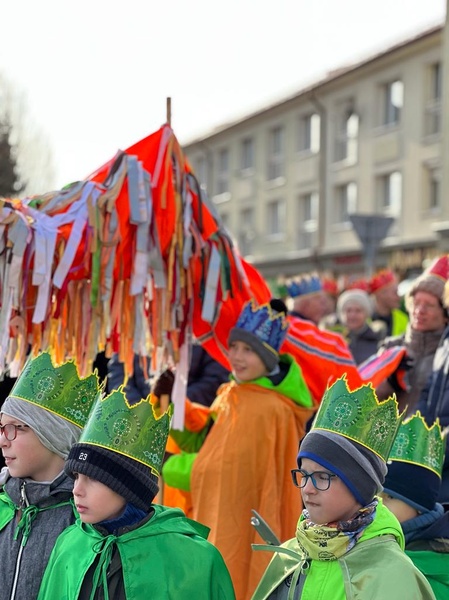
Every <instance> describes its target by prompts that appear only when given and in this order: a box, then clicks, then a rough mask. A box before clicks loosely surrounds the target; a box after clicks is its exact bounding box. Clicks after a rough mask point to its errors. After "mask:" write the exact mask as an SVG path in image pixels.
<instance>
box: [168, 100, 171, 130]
mask: <svg viewBox="0 0 449 600" xmlns="http://www.w3.org/2000/svg"><path fill="white" fill-rule="evenodd" d="M167 123H168V124H169V125H170V126H171V98H170V97H168V98H167Z"/></svg>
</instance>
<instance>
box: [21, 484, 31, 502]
mask: <svg viewBox="0 0 449 600" xmlns="http://www.w3.org/2000/svg"><path fill="white" fill-rule="evenodd" d="M25 487H26V483H25V481H23V482H22V485H21V487H20V508H25V507H27V506H29V502H28V498H27V495H26V491H25Z"/></svg>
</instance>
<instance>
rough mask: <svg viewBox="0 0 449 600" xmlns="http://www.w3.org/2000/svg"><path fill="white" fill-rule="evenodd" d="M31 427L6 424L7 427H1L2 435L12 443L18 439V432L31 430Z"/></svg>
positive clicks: (0, 433)
mask: <svg viewBox="0 0 449 600" xmlns="http://www.w3.org/2000/svg"><path fill="white" fill-rule="evenodd" d="M29 428H30V426H29V425H14V423H6V425H0V435H4V436H5V438H6V439H7V440H8V442H12V441H13V440H15V439H16V437H17V432H18V431H23V430H24V429H29Z"/></svg>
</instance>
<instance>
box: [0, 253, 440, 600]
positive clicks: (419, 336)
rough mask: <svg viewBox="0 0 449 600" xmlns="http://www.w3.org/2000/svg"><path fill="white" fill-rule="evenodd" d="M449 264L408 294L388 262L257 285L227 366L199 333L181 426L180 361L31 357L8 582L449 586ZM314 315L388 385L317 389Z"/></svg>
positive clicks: (21, 389) (10, 517)
mask: <svg viewBox="0 0 449 600" xmlns="http://www.w3.org/2000/svg"><path fill="white" fill-rule="evenodd" d="M448 279H449V257H448V256H447V255H444V256H441V257H438V258H437V259H436V260H435V261H434V262H433V263H432V264H431V265H430V266H429V267H428V268H426V269H425V270H424V271H423V272H422V274H421V275H419V276H418V277H417V278H416V279H415V280H414V281H413V283H412V285H411V286H410V288H409V289H408V291H407V293H406V296H405V298H403V299H401V298H400V296H399V295H398V291H397V290H398V280H397V278H396V276H395V274H394V273H393V272H392V271H390V270H388V269H385V270H382V271H380V272H378V273H375V274H374V275H373V276H372V277H371V278H370V279H357V280H346V281H345V282H344V285H343V286H338V285H337V282H335V281H332V280H330V279H329V278H325V277H324V276H322V275H320V274H318V273H313V274H312V273H311V274H303V275H298V276H297V277H293V278H291V279H289V280H287V281H285V285H284V288H283V289H284V296H283V297H282V298H273V299H272V300H271V301H270V302H267V303H264V304H257V303H256V302H255V301H254V300H250V301H248V302H247V303H246V304H245V305H244V306H242V308H241V313H240V316H239V318H238V320H237V322H236V323H232V324H230V328H229V337H228V347H227V358H228V361H229V364H228V365H226V366H225V365H221V364H219V363H218V362H217V361H216V360H214V359H213V358H212V357H210V356H209V355H208V354H207V352H206V351H205V350H204V348H202V346H201V345H199V344H198V343H194V344H193V346H192V352H191V361H190V371H189V377H188V382H187V383H186V398H185V407H184V414H185V417H184V418H185V422H184V427H183V428H182V429H174V428H171V427H170V423H171V414H172V403H171V402H170V400H171V396H172V394H173V393H174V391H173V390H174V382H175V377H176V366H171V367H170V368H168V369H166V370H165V371H164V372H162V373H161V374H158V375H157V376H153V377H152V374H151V373H149V372H148V370H147V366H148V364H149V361H147V360H145V359H146V357H143V358H144V360H142V357H138V356H135V357H134V371H133V373H132V374H131V376H130V377H129V378H128V379H127V380H126V381H125V374H124V369H123V365H122V364H121V363H120V360H119V357H118V356H117V355H114V356H112V357H111V358H110V360H109V362H108V364H107V377H106V378H105V380H104V381H103V380H101V379H100V378H99V377H98V375H97V373H96V372H95V373H92V374H91V375H89V376H88V377H86V378H82V377H80V376H79V375H78V370H77V367H76V365H75V364H74V363H73V362H71V361H69V362H66V363H63V364H60V365H57V364H55V362H54V359H53V358H52V356H51V354H50V353H49V352H47V351H45V350H44V351H42V352H41V353H39V354H37V355H35V356H30V358H29V360H28V362H27V364H26V366H25V368H24V369H23V371H22V372H21V373H20V375H19V377H18V378H17V380H16V381H15V382H14V384H13V386H12V389H8V391H7V394H6V398H5V399H4V402H3V404H2V406H1V409H0V410H1V413H0V447H1V450H2V456H3V459H4V462H5V467H4V468H3V469H2V471H1V475H0V490H1V491H0V553H1V561H0V574H1V576H2V577H1V580H2V585H1V593H0V596H1V598H2V600H3V598H4V599H5V600H25V599H27V600H36V599H37V600H57V599H58V600H59V599H61V598H64V599H66V600H78V599H79V600H84V599H86V600H108V599H109V600H143V598H147V597H150V596H149V594H151V597H152V598H160V599H181V598H188V597H191V598H195V599H199V600H202V599H204V600H209V599H217V600H228V599H229V600H232V599H234V598H236V599H237V600H250V599H254V600H298V599H300V598H303V599H307V598H311V599H313V598H322V599H324V600H327V599H329V600H340V599H341V600H343V599H345V598H372V599H374V600H376V599H379V600H380V599H382V600H388V599H393V598H394V599H396V598H407V599H413V598H416V599H424V600H427V599H429V600H431V599H435V598H437V599H438V600H440V599H442V598H447V597H449V450H448V449H447V448H446V433H447V429H446V428H448V427H449V319H448V316H449V315H448V307H449V283H447V282H448ZM306 322H307V323H311V324H313V326H314V327H316V328H317V331H318V330H320V331H322V332H326V331H329V332H332V333H333V334H334V335H338V336H339V339H341V343H342V344H343V345H345V346H346V347H347V349H348V352H349V354H350V355H352V357H353V361H354V365H357V369H359V371H360V373H364V372H366V371H364V366H366V365H368V364H369V365H372V364H374V365H376V367H375V368H376V369H377V374H378V377H377V378H376V384H375V385H373V383H372V382H371V381H370V380H364V381H363V382H362V384H361V385H358V386H353V385H351V383H350V382H349V378H348V376H347V373H346V372H345V371H344V366H342V367H341V374H340V376H339V377H338V378H335V377H334V378H333V379H331V378H329V381H328V385H327V389H326V391H325V393H324V395H323V396H322V397H319V398H317V397H316V396H315V395H314V394H313V393H312V391H311V389H310V385H308V382H309V381H310V380H311V379H313V377H314V373H310V372H309V373H305V372H304V369H305V367H304V365H302V364H301V362H300V361H298V360H297V359H296V357H295V356H294V355H293V354H292V353H290V352H286V351H285V350H284V342H285V340H286V336H287V333H288V331H289V328H291V327H292V326H294V325H295V324H298V323H306ZM299 331H300V329H299ZM332 339H334V338H332ZM308 347H309V346H308ZM309 368H310V367H309V366H307V369H309ZM322 368H323V367H322V366H321V365H320V358H319V355H318V353H317V358H316V370H317V376H318V372H319V371H320V369H322ZM379 373H382V376H380V375H379ZM383 374H384V376H383ZM320 375H321V376H322V373H320ZM361 377H362V376H361ZM362 379H363V378H362ZM252 515H256V518H254V519H251V517H252ZM261 521H262V523H263V524H264V527H259V526H258V525H260V523H261Z"/></svg>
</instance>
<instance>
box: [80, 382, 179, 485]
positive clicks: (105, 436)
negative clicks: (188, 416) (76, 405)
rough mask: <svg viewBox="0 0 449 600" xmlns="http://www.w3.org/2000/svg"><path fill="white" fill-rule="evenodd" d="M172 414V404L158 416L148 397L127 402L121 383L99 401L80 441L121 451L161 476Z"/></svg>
mask: <svg viewBox="0 0 449 600" xmlns="http://www.w3.org/2000/svg"><path fill="white" fill-rule="evenodd" d="M171 414H172V407H171V406H170V407H169V408H168V410H167V411H166V412H165V413H164V414H162V415H161V416H160V417H157V416H156V414H155V412H154V408H153V405H152V404H151V402H150V401H149V397H148V398H147V399H142V400H141V401H140V402H138V403H136V404H131V405H130V404H128V401H127V399H126V396H125V394H124V392H123V386H120V387H119V389H118V390H113V391H112V392H111V393H110V394H109V395H108V396H106V398H102V399H99V400H98V401H97V403H96V405H95V406H94V408H93V410H92V413H91V414H90V417H89V420H88V422H87V424H86V427H85V428H84V431H83V433H82V434H81V437H80V440H79V443H80V444H81V443H84V444H92V445H94V446H100V447H102V448H107V449H108V450H112V451H113V452H118V453H119V454H123V455H124V456H128V457H129V458H132V459H134V460H137V461H139V462H141V463H142V464H144V465H146V466H148V467H149V468H150V469H151V471H153V473H155V474H156V475H160V471H161V467H162V460H163V458H164V453H165V445H166V443H167V438H168V433H169V430H170V417H171Z"/></svg>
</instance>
